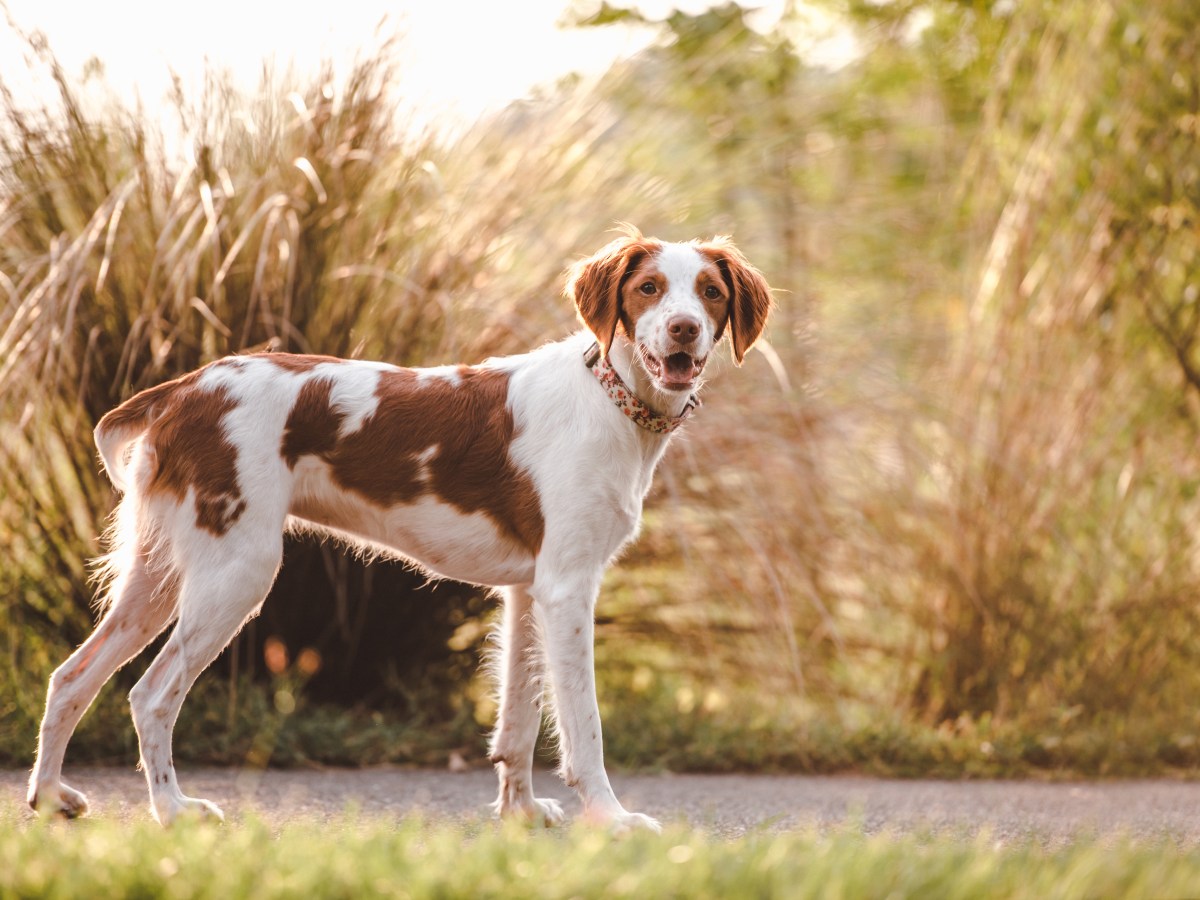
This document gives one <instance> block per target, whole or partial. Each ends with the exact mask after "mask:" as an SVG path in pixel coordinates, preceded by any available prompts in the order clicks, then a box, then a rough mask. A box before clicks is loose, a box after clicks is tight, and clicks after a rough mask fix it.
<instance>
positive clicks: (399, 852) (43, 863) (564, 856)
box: [0, 813, 1200, 898]
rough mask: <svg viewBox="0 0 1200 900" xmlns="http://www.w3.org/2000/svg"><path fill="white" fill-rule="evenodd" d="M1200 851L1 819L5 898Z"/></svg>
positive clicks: (1187, 865)
mask: <svg viewBox="0 0 1200 900" xmlns="http://www.w3.org/2000/svg"><path fill="white" fill-rule="evenodd" d="M1198 893H1200V850H1197V849H1180V848H1178V847H1175V846H1173V845H1171V844H1170V843H1168V842H1166V841H1165V840H1164V841H1163V842H1151V843H1144V842H1143V843H1135V842H1131V841H1130V842H1104V843H1092V842H1087V841H1080V842H1077V843H1073V844H1071V845H1068V846H1066V847H1064V848H1061V849H1055V850H1046V849H1042V848H1041V847H1039V846H1038V845H1036V844H1028V843H1027V844H1019V845H1014V846H1005V845H1003V844H1001V843H999V842H995V841H992V840H989V839H986V838H981V839H978V840H965V839H956V838H953V837H949V838H948V837H928V836H926V837H914V836H904V837H894V836H887V835H881V836H869V837H868V836H863V835H862V834H861V833H859V832H857V831H853V830H849V829H846V830H838V831H834V832H832V833H829V834H825V835H819V834H816V833H788V834H778V835H771V834H761V835H755V836H751V837H746V838H742V839H738V840H732V841H731V840H719V839H715V838H712V837H709V836H706V835H704V834H702V833H699V832H695V831H690V830H683V829H679V828H675V829H673V830H670V831H668V833H667V834H665V835H662V836H656V835H647V834H637V835H633V836H629V837H626V838H620V839H614V838H612V837H610V836H608V835H607V834H605V833H601V832H596V831H588V830H586V829H572V830H566V831H563V832H555V833H539V832H529V831H525V830H522V829H520V828H516V827H499V826H496V825H493V824H491V823H478V824H474V825H466V826H463V825H447V824H433V823H430V822H428V821H424V820H421V819H418V818H409V819H406V820H404V821H402V822H400V823H399V824H396V823H391V822H382V821H359V820H356V819H355V818H353V817H352V816H346V817H344V818H343V819H341V820H340V821H337V822H333V823H315V822H306V823H303V824H297V825H291V826H287V827H285V828H283V829H282V830H273V829H272V828H270V827H269V826H267V825H265V824H264V823H262V822H258V821H249V822H246V823H242V824H237V825H228V826H213V825H206V824H200V823H183V824H182V825H180V826H177V827H176V828H174V829H173V830H171V831H169V832H168V831H163V830H161V829H159V828H158V827H157V826H155V825H153V824H149V823H141V824H137V825H120V824H115V823H111V822H98V821H84V822H78V823H73V824H70V825H62V824H58V823H55V824H42V823H33V824H28V823H27V820H25V819H24V818H22V817H19V816H16V815H13V814H12V813H8V814H7V816H6V817H5V818H0V897H74V896H81V897H117V896H139V897H146V896H169V897H221V898H229V897H242V896H250V895H253V896H254V897H256V898H264V897H280V896H286V897H363V896H397V897H405V896H411V897H478V896H500V897H597V896H605V897H610V896H628V897H659V896H687V897H697V896H700V897H703V896H713V897H773V896H778V897H822V898H826V897H884V896H899V897H904V896H914V897H943V896H954V897H973V896H987V897H1051V896H1053V897H1060V898H1070V897H1097V896H1104V897H1120V896H1129V897H1150V896H1158V897H1182V896H1196V895H1197V894H1198Z"/></svg>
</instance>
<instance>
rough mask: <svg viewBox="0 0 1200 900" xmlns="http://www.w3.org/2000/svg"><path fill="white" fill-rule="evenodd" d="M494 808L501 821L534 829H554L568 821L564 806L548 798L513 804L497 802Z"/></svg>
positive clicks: (528, 799)
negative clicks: (522, 824) (520, 823)
mask: <svg viewBox="0 0 1200 900" xmlns="http://www.w3.org/2000/svg"><path fill="white" fill-rule="evenodd" d="M493 808H494V809H495V810H496V815H498V816H499V817H500V818H501V819H506V820H510V821H514V822H524V823H525V824H527V825H530V826H533V827H534V828H554V827H556V826H558V825H561V824H562V823H563V822H565V821H566V820H567V816H566V813H564V812H563V808H562V804H561V803H559V802H558V801H557V800H551V799H550V798H548V797H547V798H534V797H529V798H527V799H525V800H523V801H520V802H512V803H504V802H503V801H497V803H495V804H494V805H493Z"/></svg>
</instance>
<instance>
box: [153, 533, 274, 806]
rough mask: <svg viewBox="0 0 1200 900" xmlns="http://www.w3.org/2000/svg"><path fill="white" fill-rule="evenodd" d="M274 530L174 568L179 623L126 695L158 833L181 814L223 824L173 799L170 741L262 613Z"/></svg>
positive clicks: (214, 544)
mask: <svg viewBox="0 0 1200 900" xmlns="http://www.w3.org/2000/svg"><path fill="white" fill-rule="evenodd" d="M280 524H281V523H275V526H274V527H273V530H270V529H272V526H271V525H267V526H266V529H264V528H252V529H250V530H248V531H247V532H245V536H246V539H241V538H240V537H239V536H238V535H237V534H236V533H233V532H231V533H230V534H228V535H225V536H224V537H223V538H220V539H219V541H212V539H208V540H209V541H210V546H207V547H205V548H203V550H202V552H196V553H195V554H194V558H193V559H192V560H191V561H190V562H189V561H184V562H182V563H181V569H182V572H181V580H180V595H179V621H178V623H177V624H176V625H175V629H174V631H172V632H171V637H170V638H168V640H167V643H166V644H165V645H164V646H163V649H162V651H161V652H160V653H159V654H158V656H157V657H155V659H154V662H152V663H151V664H150V668H148V669H147V670H146V673H145V675H143V676H142V679H141V681H139V682H138V683H137V684H136V685H135V686H134V688H133V690H132V691H130V693H129V703H130V707H131V709H132V711H133V723H134V726H135V727H136V728H137V733H138V742H139V744H140V745H141V756H142V768H143V770H144V771H145V773H146V781H147V783H148V784H149V786H150V803H151V808H152V810H153V812H154V817H155V818H156V819H158V821H159V822H161V823H162V824H163V825H170V824H171V823H172V822H173V821H174V820H175V819H176V818H177V817H178V816H179V815H180V814H183V813H188V812H191V813H195V814H198V815H200V816H202V817H210V818H217V819H223V818H224V816H223V814H222V813H221V810H220V809H219V808H217V806H216V805H214V804H213V803H210V802H209V801H207V800H199V799H195V798H192V797H187V796H185V795H184V794H183V792H182V791H180V789H179V782H178V780H177V778H176V775H175V764H174V761H173V759H172V756H171V733H172V731H173V730H174V728H175V720H176V718H177V717H178V716H179V709H180V707H181V706H182V705H183V698H184V696H185V695H186V694H187V692H188V690H189V689H190V688H191V686H192V684H193V683H194V682H195V680H196V679H197V678H198V677H199V675H200V673H201V672H203V671H204V670H205V669H206V668H208V665H209V664H210V663H211V662H212V661H213V660H214V659H216V658H217V656H218V655H219V654H220V653H221V651H222V650H224V649H225V647H226V646H227V645H228V644H229V642H230V641H232V640H233V638H234V637H235V636H236V635H237V633H238V632H239V631H240V630H241V628H242V625H243V624H244V623H245V622H246V620H247V619H249V618H250V617H251V616H252V615H254V613H255V612H257V610H258V608H259V607H260V606H261V605H262V602H263V600H264V598H265V597H266V595H267V591H268V590H269V589H270V587H271V583H272V582H273V581H274V580H275V573H276V572H277V571H278V569H279V563H280V560H281V558H282V555H283V538H282V534H281V529H280V527H279V525H280ZM267 534H269V535H271V536H270V537H269V538H265V537H264V535H267ZM190 549H192V550H193V551H195V550H200V549H201V548H198V547H196V546H195V545H193V547H192V548H190Z"/></svg>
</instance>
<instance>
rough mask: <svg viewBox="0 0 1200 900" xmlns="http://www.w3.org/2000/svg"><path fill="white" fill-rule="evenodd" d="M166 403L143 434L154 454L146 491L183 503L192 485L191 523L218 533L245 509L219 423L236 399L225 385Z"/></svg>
mask: <svg viewBox="0 0 1200 900" xmlns="http://www.w3.org/2000/svg"><path fill="white" fill-rule="evenodd" d="M171 402H172V406H173V407H174V408H172V409H168V410H166V411H164V413H163V414H162V415H160V416H159V418H158V419H157V420H155V422H154V423H153V424H152V425H151V426H150V429H149V431H148V432H147V433H146V440H147V442H148V443H149V445H150V446H151V447H153V448H154V455H155V469H154V475H153V477H152V478H151V480H150V485H149V491H150V492H151V493H156V492H160V493H168V494H171V495H172V496H174V497H175V498H177V499H178V500H179V501H180V502H182V501H183V499H184V498H185V497H186V496H187V492H188V489H189V488H191V489H192V490H193V491H194V492H195V503H196V524H197V525H199V526H200V527H201V528H203V529H205V530H207V531H210V532H212V533H213V534H215V535H217V536H220V535H223V534H224V533H225V532H227V531H228V530H229V528H230V527H231V526H232V525H233V523H234V522H236V521H237V520H238V519H239V518H240V517H241V515H242V513H243V512H244V511H245V509H246V501H245V500H244V499H243V498H242V493H241V489H240V487H239V485H238V477H237V448H236V447H234V446H233V444H231V443H230V442H229V439H228V437H226V435H225V429H224V424H223V422H224V419H225V416H226V415H227V414H228V413H229V411H230V410H232V409H233V408H234V407H236V406H237V401H236V400H235V399H234V398H232V397H231V396H229V393H228V391H226V390H225V389H224V388H215V389H213V390H202V389H200V388H197V387H191V388H188V389H186V390H184V391H182V392H180V393H178V394H176V395H175V396H174V397H172V401H171Z"/></svg>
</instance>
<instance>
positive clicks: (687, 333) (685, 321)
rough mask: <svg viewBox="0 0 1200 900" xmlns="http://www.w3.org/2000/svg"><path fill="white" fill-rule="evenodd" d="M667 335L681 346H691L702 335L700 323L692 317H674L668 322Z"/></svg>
mask: <svg viewBox="0 0 1200 900" xmlns="http://www.w3.org/2000/svg"><path fill="white" fill-rule="evenodd" d="M667 334H669V335H670V336H671V337H672V339H674V340H675V341H676V342H677V343H680V344H690V343H691V342H692V341H694V340H695V339H696V338H697V337H699V335H700V323H699V322H697V321H696V320H695V319H693V318H692V317H691V316H673V317H672V318H671V319H670V320H669V321H668V322H667Z"/></svg>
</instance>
